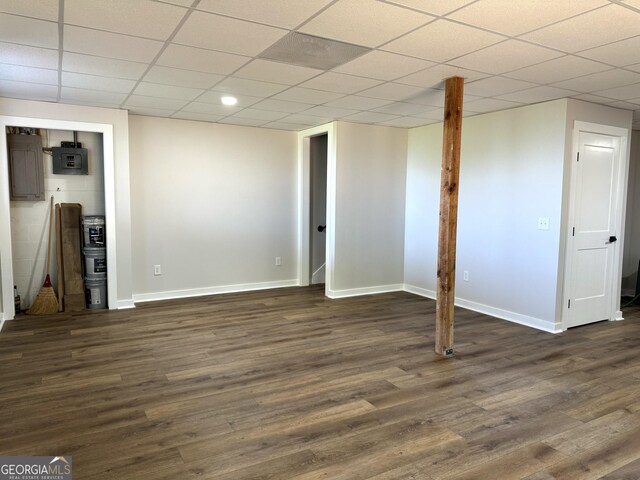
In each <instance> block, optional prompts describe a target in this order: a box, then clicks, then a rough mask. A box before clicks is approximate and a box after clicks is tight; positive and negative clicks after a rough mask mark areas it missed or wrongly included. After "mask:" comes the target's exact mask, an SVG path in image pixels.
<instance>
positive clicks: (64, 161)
mask: <svg viewBox="0 0 640 480" xmlns="http://www.w3.org/2000/svg"><path fill="white" fill-rule="evenodd" d="M51 155H52V156H53V173H55V174H59V175H88V174H89V162H88V161H87V160H88V158H87V149H86V148H74V147H53V148H52V149H51Z"/></svg>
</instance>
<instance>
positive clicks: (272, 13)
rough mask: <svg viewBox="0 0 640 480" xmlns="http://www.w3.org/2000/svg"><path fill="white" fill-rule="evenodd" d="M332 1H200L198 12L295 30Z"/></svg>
mask: <svg viewBox="0 0 640 480" xmlns="http://www.w3.org/2000/svg"><path fill="white" fill-rule="evenodd" d="M331 1H332V0H305V1H304V2H301V1H300V0H279V1H276V2H274V1H270V2H265V1H264V0H242V1H240V2H238V1H235V2H230V1H229V0H200V3H199V4H198V7H197V8H198V10H205V11H207V12H211V13H219V14H222V15H226V16H229V17H235V18H240V19H244V20H251V21H253V22H258V23H266V24H268V25H274V26H276V27H284V28H294V27H297V26H298V25H300V24H301V23H302V22H303V21H305V20H306V19H307V18H309V17H311V16H312V15H314V14H315V13H316V12H318V11H320V10H321V9H322V8H324V7H325V6H327V5H328V4H329V3H331Z"/></svg>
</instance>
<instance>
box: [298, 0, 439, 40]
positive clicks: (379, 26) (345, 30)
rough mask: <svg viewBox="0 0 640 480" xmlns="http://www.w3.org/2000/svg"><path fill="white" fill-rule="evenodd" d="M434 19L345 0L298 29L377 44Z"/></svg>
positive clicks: (360, 0)
mask: <svg viewBox="0 0 640 480" xmlns="http://www.w3.org/2000/svg"><path fill="white" fill-rule="evenodd" d="M433 18H434V17H432V16H430V15H427V14H423V13H417V12H414V11H411V10H407V9H405V8H400V7H397V6H394V5H390V4H387V3H382V2H377V1H374V0H341V1H339V2H336V3H334V4H333V5H331V6H330V7H329V8H327V9H326V10H324V11H323V12H322V13H320V14H319V15H318V16H316V17H315V18H313V19H311V20H310V21H309V23H306V24H305V25H303V26H302V27H301V28H299V29H298V30H299V31H301V32H304V33H309V34H311V35H317V36H319V37H324V38H332V39H335V40H341V41H343V42H349V43H354V44H356V45H364V46H366V47H376V46H378V45H381V44H383V43H385V42H388V41H389V40H392V39H394V38H396V37H398V36H400V35H402V34H404V33H406V32H408V31H411V30H413V29H414V28H416V27H419V26H420V25H424V24H425V23H427V22H429V21H431V20H433Z"/></svg>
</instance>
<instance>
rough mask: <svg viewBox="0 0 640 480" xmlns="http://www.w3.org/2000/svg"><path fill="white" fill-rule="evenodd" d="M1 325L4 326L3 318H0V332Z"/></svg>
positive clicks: (0, 330) (0, 329)
mask: <svg viewBox="0 0 640 480" xmlns="http://www.w3.org/2000/svg"><path fill="white" fill-rule="evenodd" d="M2 327H4V318H3V319H2V320H0V332H2Z"/></svg>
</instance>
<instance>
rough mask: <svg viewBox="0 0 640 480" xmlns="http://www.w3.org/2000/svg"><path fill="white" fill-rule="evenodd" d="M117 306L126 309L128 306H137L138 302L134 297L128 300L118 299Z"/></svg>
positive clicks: (119, 308)
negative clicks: (136, 302)
mask: <svg viewBox="0 0 640 480" xmlns="http://www.w3.org/2000/svg"><path fill="white" fill-rule="evenodd" d="M116 308H117V309H118V310H126V309H127V308H136V304H135V301H134V300H133V298H129V299H127V300H118V303H117V305H116Z"/></svg>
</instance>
